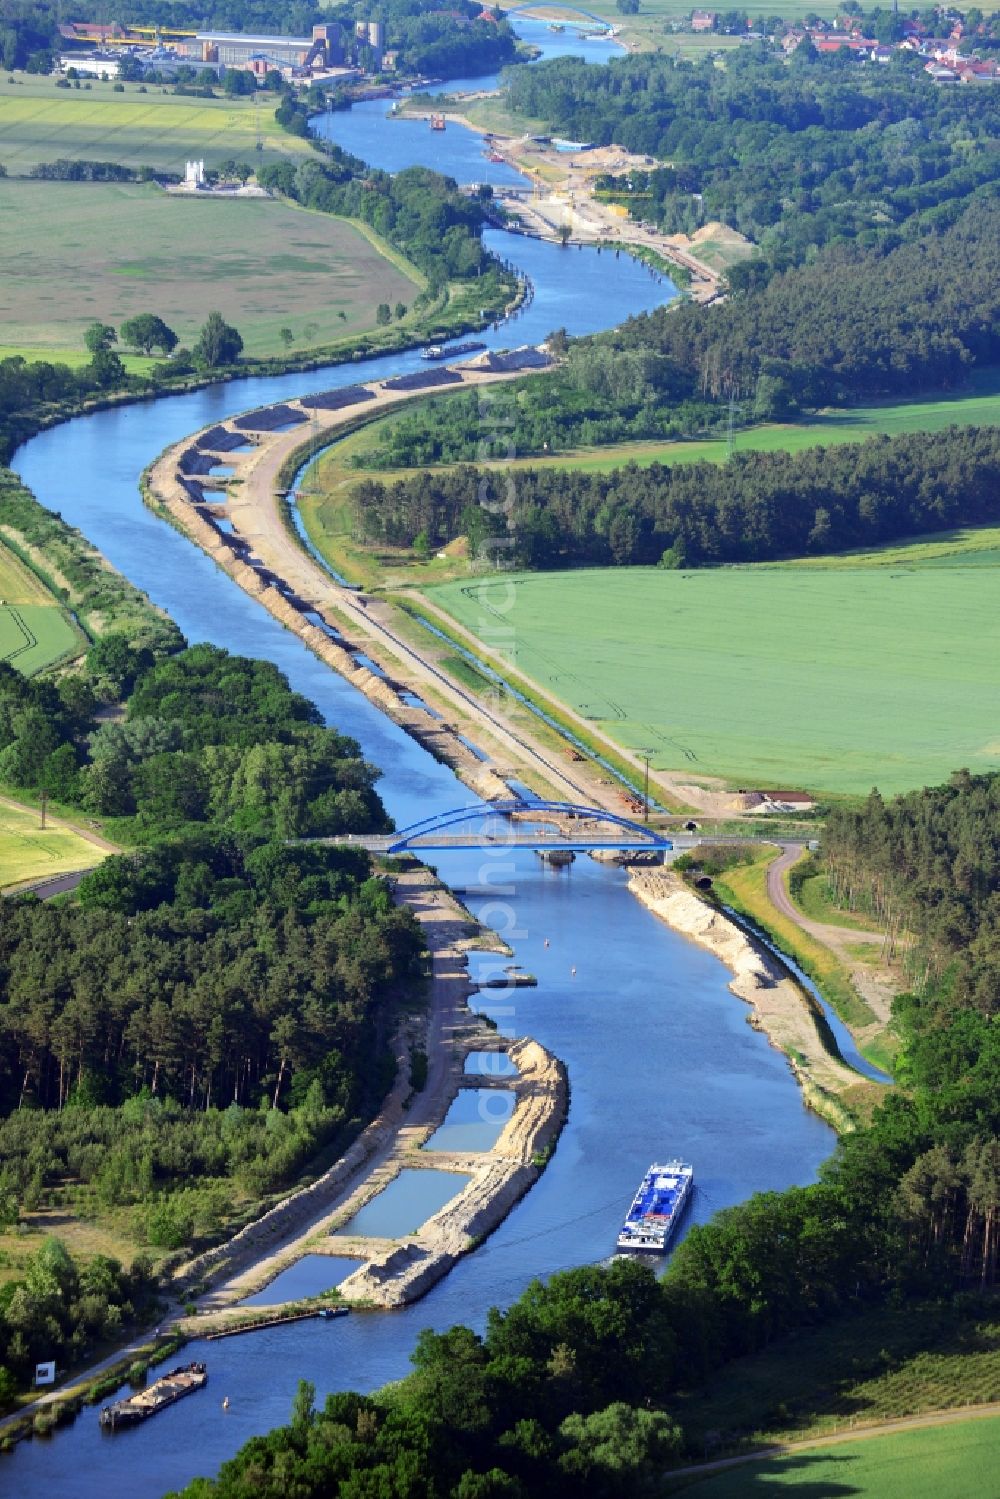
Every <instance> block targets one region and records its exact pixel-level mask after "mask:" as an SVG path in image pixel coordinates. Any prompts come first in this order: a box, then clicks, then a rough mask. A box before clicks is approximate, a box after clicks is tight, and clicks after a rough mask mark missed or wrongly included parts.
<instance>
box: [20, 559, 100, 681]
mask: <svg viewBox="0 0 1000 1499" xmlns="http://www.w3.org/2000/svg"><path fill="white" fill-rule="evenodd" d="M86 644H87V642H86V640H85V639H84V637H83V635H82V634H81V633H80V631H79V630H78V629H77V628H76V627H75V625H73V623H72V622H71V621H70V619H69V618H68V616H67V615H66V614H65V613H64V612H63V610H62V608H61V606H60V605H59V604H58V602H57V601H56V600H55V599H54V598H53V596H52V594H51V593H49V591H48V589H47V588H46V587H45V584H44V583H42V581H41V580H40V579H39V578H37V577H36V576H35V574H34V573H33V572H32V571H31V569H30V568H29V567H26V566H25V565H24V563H23V562H22V561H21V559H20V558H19V557H17V556H16V555H15V554H14V553H13V552H11V551H9V550H8V548H7V547H5V546H3V545H0V661H8V662H9V663H10V665H11V666H16V667H17V669H18V671H21V672H23V673H24V675H25V676H26V677H31V676H34V674H35V673H36V672H39V671H43V670H44V669H45V667H46V666H51V665H52V664H53V663H54V662H56V661H59V660H61V659H62V658H63V657H64V656H66V655H68V654H77V653H79V652H80V651H82V650H84V649H85V648H86Z"/></svg>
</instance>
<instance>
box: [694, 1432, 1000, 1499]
mask: <svg viewBox="0 0 1000 1499" xmlns="http://www.w3.org/2000/svg"><path fill="white" fill-rule="evenodd" d="M998 1442H1000V1416H994V1417H979V1418H975V1419H972V1420H969V1421H960V1422H956V1423H955V1424H954V1425H948V1426H930V1427H924V1428H917V1429H915V1430H912V1431H904V1432H895V1433H893V1434H891V1435H889V1436H881V1437H868V1438H867V1439H865V1440H858V1441H852V1442H838V1443H837V1444H836V1446H832V1447H817V1448H809V1449H808V1450H807V1451H805V1452H793V1453H789V1454H788V1455H787V1456H785V1457H775V1458H771V1459H770V1460H769V1461H763V1462H754V1463H745V1464H740V1466H739V1467H737V1468H733V1469H731V1470H730V1471H728V1472H725V1473H717V1474H715V1475H713V1476H710V1477H708V1478H703V1479H702V1480H701V1481H700V1482H695V1483H692V1484H688V1485H686V1486H685V1488H684V1490H683V1492H684V1493H685V1494H691V1495H693V1496H695V1499H752V1496H753V1495H755V1494H759V1495H761V1496H762V1499H763V1496H764V1495H774V1494H778V1493H779V1492H783V1491H785V1490H786V1489H787V1490H788V1492H789V1493H790V1494H794V1493H795V1492H796V1491H799V1492H801V1493H802V1494H803V1495H808V1496H809V1499H819V1496H825V1495H830V1496H832V1495H838V1494H842V1495H845V1496H847V1495H852V1496H857V1499H971V1496H973V1495H983V1496H985V1495H987V1494H995V1493H996V1475H997V1467H996V1459H997V1444H998Z"/></svg>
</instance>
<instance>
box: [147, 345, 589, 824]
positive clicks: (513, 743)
mask: <svg viewBox="0 0 1000 1499" xmlns="http://www.w3.org/2000/svg"><path fill="white" fill-rule="evenodd" d="M456 372H457V373H459V374H460V375H461V377H462V384H463V385H464V386H465V388H467V389H472V388H477V387H480V386H483V385H487V384H494V383H498V382H505V381H509V380H511V379H517V378H518V375H519V374H520V372H519V371H513V372H510V373H500V372H492V371H486V370H481V369H476V368H473V367H470V366H457V367H456ZM367 384H368V386H369V387H371V388H372V389H374V390H375V391H376V396H375V399H373V400H366V401H363V402H361V403H357V404H355V405H354V406H345V407H342V408H340V409H338V410H335V411H323V410H314V409H312V408H310V409H309V411H308V415H309V417H310V418H311V420H312V422H313V423H314V426H313V427H312V428H306V427H305V425H304V423H303V422H301V421H300V423H299V425H298V426H297V427H296V428H295V429H294V430H293V431H290V432H289V431H278V432H275V431H268V430H267V429H266V427H264V426H262V427H261V428H259V429H257V430H255V429H254V428H253V426H252V423H247V424H246V425H242V426H241V427H240V428H238V429H236V430H237V431H238V432H239V435H240V437H241V439H243V440H245V441H248V442H251V443H252V444H253V447H252V450H251V451H250V452H249V453H234V452H231V451H229V452H227V451H226V450H225V448H220V449H217V450H213V449H212V446H211V443H212V440H213V439H212V437H211V434H213V433H219V432H225V433H226V434H227V435H228V434H229V432H230V431H231V430H232V419H227V421H226V422H225V423H222V424H213V425H212V426H211V427H206V428H203V429H201V430H200V431H199V432H196V433H194V434H193V435H191V436H189V437H186V438H184V439H182V441H180V442H178V443H175V444H173V445H172V446H171V447H170V448H168V449H167V450H166V451H165V452H164V453H162V454H161V455H160V457H159V458H158V459H156V460H155V461H154V462H153V463H152V464H151V465H150V466H149V467H148V468H147V469H146V471H145V473H144V474H143V476H142V481H141V488H142V493H143V498H144V500H145V502H146V503H147V504H148V505H149V506H150V508H152V509H153V510H154V511H156V512H157V513H158V514H160V515H161V516H162V517H163V518H165V519H168V520H170V521H171V522H172V523H173V524H174V525H176V526H177V528H178V529H179V530H181V531H182V532H183V533H184V534H185V535H186V536H187V537H188V539H189V540H190V541H193V542H194V543H195V544H196V545H197V546H199V547H200V548H201V549H202V551H204V552H206V553H207V554H208V555H209V556H210V557H211V558H212V560H213V561H214V562H215V563H216V564H217V565H218V566H219V567H221V568H222V570H223V571H224V572H227V573H228V574H229V576H230V577H231V578H232V579H233V580H234V582H236V583H237V584H239V586H240V587H241V588H242V589H243V590H244V592H246V593H248V594H250V595H251V597H253V598H254V599H256V601H257V602H258V603H260V604H262V605H263V606H264V608H265V609H267V610H268V612H269V613H270V614H272V615H273V616H274V617H275V618H276V619H277V620H279V621H280V623H281V624H283V625H284V626H285V627H286V628H287V629H289V630H291V631H292V632H293V633H294V634H296V635H298V636H299V638H300V639H301V640H302V641H303V642H304V643H305V644H306V645H307V646H308V647H309V649H310V650H311V651H312V652H313V653H314V654H315V655H317V656H318V657H319V658H320V659H321V660H322V661H324V662H325V663H326V664H327V665H328V666H332V667H333V669H334V670H335V671H336V672H338V674H339V675H340V676H342V677H344V678H345V679H346V680H347V681H348V682H349V683H350V684H351V685H352V686H353V687H356V688H358V690H359V691H361V692H363V693H364V695H365V696H366V697H367V698H368V699H369V700H370V701H371V702H372V703H373V704H374V705H375V706H376V707H378V708H380V709H381V710H382V711H383V712H384V713H386V714H387V716H388V717H390V718H392V719H393V721H394V722H395V723H397V724H398V725H399V726H400V727H401V728H402V729H404V730H405V732H406V733H408V734H409V735H410V736H411V737H412V738H414V739H416V740H417V742H418V743H419V744H420V745H421V746H422V747H423V748H425V749H427V750H429V752H430V753H431V754H432V755H434V756H435V758H436V759H438V760H440V761H442V763H444V764H446V765H448V766H450V767H451V769H452V770H454V771H455V773H456V774H457V775H458V776H459V778H460V779H461V780H462V781H463V782H464V783H465V784H466V785H467V786H469V787H470V789H471V790H473V791H474V792H475V793H476V794H477V795H478V796H481V797H483V798H484V799H486V800H489V799H491V798H496V797H502V796H507V795H509V794H510V793H509V789H508V787H507V784H506V780H505V779H504V775H507V776H509V775H511V774H515V773H518V772H516V771H511V770H507V769H506V766H508V765H510V764H513V765H514V766H515V767H521V768H522V769H523V768H525V767H526V768H527V769H528V770H529V771H533V772H534V773H535V774H536V775H537V776H538V777H540V778H541V779H542V780H543V781H544V782H545V783H546V784H547V785H549V786H551V787H553V788H554V789H555V790H556V791H557V792H558V794H559V795H561V796H564V797H565V796H568V797H569V798H570V799H571V800H577V799H580V798H581V797H583V798H585V799H589V800H591V801H592V803H593V804H594V805H598V804H600V805H603V804H604V802H605V801H606V799H607V794H606V791H605V788H603V787H600V786H599V785H598V784H596V783H595V784H594V785H590V786H587V788H586V789H584V786H582V785H581V784H580V782H581V780H585V779H586V777H585V776H584V775H583V773H582V771H579V770H577V769H576V767H574V770H573V773H572V774H570V773H569V771H568V769H565V770H564V769H563V767H562V766H561V765H560V764H558V763H557V762H555V761H554V760H553V759H552V758H550V756H551V751H543V750H542V749H541V748H540V746H539V745H538V743H537V742H536V741H535V740H534V739H533V736H532V735H531V734H530V732H529V731H528V730H526V729H523V728H521V727H520V726H518V728H517V729H516V730H515V729H514V728H513V727H512V726H511V725H510V723H509V721H508V719H507V717H506V715H505V714H504V713H503V712H502V711H501V710H500V709H499V708H496V707H491V706H490V705H489V704H487V703H484V702H482V701H480V700H479V699H477V698H475V697H474V696H473V695H472V694H471V693H470V692H469V690H468V689H466V688H464V687H462V686H461V684H460V683H458V682H456V681H454V680H453V679H452V678H451V677H450V676H449V675H448V673H447V672H445V671H444V670H442V669H440V668H439V667H438V666H436V665H434V664H432V663H430V662H428V661H427V660H425V659H424V658H423V657H422V656H421V655H420V654H419V652H418V651H417V650H415V649H414V648H413V647H412V646H411V645H409V644H408V642H407V641H406V640H404V639H403V638H401V637H400V635H399V634H398V633H397V631H396V629H395V628H394V627H393V623H394V622H393V620H392V619H391V618H390V617H389V615H388V614H387V612H386V610H385V607H384V606H383V605H382V604H381V602H380V601H378V600H373V601H369V600H368V599H367V598H366V597H365V596H364V595H363V594H361V593H359V591H358V590H356V589H353V588H350V587H345V586H344V585H342V584H340V583H338V582H336V580H335V579H334V578H333V577H332V576H331V575H330V574H329V573H328V572H327V571H326V570H325V569H324V568H323V567H322V566H321V565H320V564H319V563H318V562H316V560H315V559H314V558H313V557H312V556H311V555H310V554H309V552H308V551H307V550H306V548H305V547H304V545H303V544H302V542H301V540H300V538H299V537H298V536H297V535H296V534H295V533H294V531H293V530H292V529H291V528H290V527H289V526H288V524H287V522H286V516H285V514H284V500H283V493H284V492H283V490H282V489H281V484H282V480H283V476H284V474H286V473H287V472H289V471H294V468H295V467H296V466H298V465H300V464H301V463H303V462H306V461H307V460H308V458H309V457H310V455H311V453H312V452H313V451H315V450H318V448H319V446H325V445H328V444H329V443H330V442H332V441H335V440H336V438H337V436H338V434H339V433H340V432H341V431H342V430H344V429H345V428H347V427H349V426H350V425H351V424H352V423H355V422H356V421H357V420H358V419H359V418H365V417H369V416H374V415H377V414H379V413H381V412H382V411H383V410H385V409H386V408H388V407H389V406H392V405H397V404H399V403H400V402H402V401H404V400H407V399H413V398H419V397H421V396H425V395H426V393H427V392H426V390H419V389H418V390H416V391H398V390H386V389H385V387H384V384H382V383H381V382H378V381H375V382H373V381H369V382H367ZM452 388H454V389H459V388H461V387H460V386H459V385H458V383H457V382H456V384H455V385H454V386H453V387H452ZM283 404H284V405H287V406H289V407H291V408H294V409H296V410H297V411H298V414H299V415H300V416H302V415H305V414H306V411H305V408H302V407H301V406H300V405H299V403H298V402H297V401H295V400H288V401H286V402H284V403H283ZM260 409H261V408H258V410H260ZM251 414H252V413H251ZM240 420H241V421H243V420H244V419H243V418H241V419H240ZM309 431H311V433H312V435H311V436H309V437H306V433H307V432H309ZM304 439H305V440H304ZM215 440H216V441H218V440H219V439H215ZM192 464H193V465H194V466H193V467H192ZM216 464H226V465H227V466H230V467H232V468H233V469H234V470H235V472H234V473H233V475H232V476H231V477H222V476H220V477H216V478H214V479H213V477H212V476H211V475H210V474H208V472H207V469H208V467H211V466H214V465H216ZM185 470H186V471H185ZM199 470H200V472H199ZM204 484H207V485H209V486H210V487H211V488H218V489H221V488H223V487H225V488H226V490H227V496H226V501H225V503H224V504H213V503H212V502H211V501H210V500H205V498H204V496H203V494H202V488H201V487H202V485H204ZM222 519H224V520H225V522H226V524H227V525H228V526H229V527H230V529H229V530H228V531H224V530H223V529H222V527H221V526H220V525H219V524H218V522H219V521H220V520H222ZM316 620H319V621H320V623H316V622H315V621H316ZM345 630H346V631H349V632H350V633H349V634H348V633H345ZM357 653H361V654H363V655H366V656H369V658H370V659H374V660H376V664H377V666H378V667H379V669H380V671H381V672H382V673H383V674H382V675H377V674H376V673H375V672H373V671H371V670H369V668H368V667H367V666H365V665H364V664H363V663H360V662H359V661H358V660H357V659H356V656H357ZM387 654H388V656H389V657H390V658H391V659H390V661H388V662H387V661H386V659H385V658H386V655H387ZM379 656H380V657H381V659H377V658H378V657H379ZM428 692H430V693H431V694H432V695H434V696H436V697H437V698H438V700H439V701H440V702H442V703H443V705H444V706H445V707H446V709H447V710H448V711H450V712H457V713H458V714H459V715H460V716H461V717H463V718H470V719H473V720H475V722H476V723H477V724H478V732H479V734H480V736H481V737H482V736H485V737H486V739H487V741H488V746H487V747H488V749H489V756H488V758H487V760H485V761H484V760H483V759H482V758H479V757H478V756H477V755H476V754H474V753H473V751H472V750H471V749H470V748H469V747H468V745H467V744H465V743H464V742H463V739H462V736H461V734H460V732H459V730H457V729H455V728H453V727H452V726H451V725H449V724H448V723H447V722H446V721H445V720H444V719H443V718H442V717H441V715H440V714H438V713H436V712H432V711H431V710H430V709H429V708H428V707H427V705H426V704H424V705H423V706H414V705H411V704H410V703H408V702H407V701H406V696H409V697H411V698H412V697H416V698H417V699H418V700H422V698H423V697H424V696H425V695H426V694H427V693H428ZM404 694H405V696H404Z"/></svg>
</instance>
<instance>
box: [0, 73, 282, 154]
mask: <svg viewBox="0 0 1000 1499" xmlns="http://www.w3.org/2000/svg"><path fill="white" fill-rule="evenodd" d="M11 77H13V78H14V80H15V81H14V82H10V81H9V80H10V78H11ZM139 88H140V85H139V84H136V83H126V84H125V85H124V92H123V93H120V94H116V93H115V92H114V89H113V85H112V84H110V83H101V82H99V81H96V80H95V81H94V82H93V84H92V86H91V88H90V89H87V88H85V87H83V86H82V85H81V87H80V89H79V90H77V89H57V88H56V87H55V79H53V78H38V77H34V76H32V75H31V74H28V73H18V74H16V75H15V74H7V73H4V74H2V75H0V162H2V163H3V165H4V166H5V167H6V168H7V171H8V173H9V174H10V176H11V177H23V176H27V174H28V173H29V172H30V171H31V168H32V167H34V166H37V165H38V164H39V163H40V162H49V161H56V160H58V159H59V158H61V157H71V158H77V159H85V160H90V161H114V162H118V163H119V164H120V165H122V166H127V167H142V166H150V167H154V168H155V169H157V170H158V171H164V172H178V173H180V174H181V175H183V173H184V163H185V161H188V160H190V159H191V158H192V157H197V158H198V160H199V161H201V160H204V162H205V165H206V167H210V168H211V167H215V166H218V165H219V163H220V162H222V161H225V160H227V159H229V158H234V159H235V160H236V161H248V162H250V163H252V164H254V165H257V164H259V163H261V162H270V161H278V160H280V159H281V158H282V157H291V158H292V159H293V160H303V159H307V158H308V157H309V155H310V154H311V152H310V146H309V142H308V141H305V140H302V139H300V138H299V137H298V136H294V135H288V134H287V133H286V132H285V131H284V130H282V128H281V126H280V125H278V124H277V123H276V122H275V119H274V110H275V106H276V102H277V101H276V99H275V97H274V95H273V94H268V95H267V96H265V97H264V99H263V100H262V102H261V103H259V104H256V105H255V104H254V102H253V101H252V100H250V99H191V98H184V97H183V96H181V97H178V96H176V95H174V94H173V93H167V92H161V90H160V88H159V86H158V85H155V84H150V85H148V86H147V91H146V92H145V93H142V94H141V93H140V92H139ZM258 129H259V131H260V136H261V144H262V148H263V149H262V150H261V151H259V152H258V151H257V150H256V144H257V131H258Z"/></svg>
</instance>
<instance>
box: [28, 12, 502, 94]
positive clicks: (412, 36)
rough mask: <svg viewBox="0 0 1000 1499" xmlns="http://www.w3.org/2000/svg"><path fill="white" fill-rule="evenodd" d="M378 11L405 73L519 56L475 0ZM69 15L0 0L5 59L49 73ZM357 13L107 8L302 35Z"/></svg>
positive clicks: (157, 21) (129, 19) (461, 68)
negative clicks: (60, 29)
mask: <svg viewBox="0 0 1000 1499" xmlns="http://www.w3.org/2000/svg"><path fill="white" fill-rule="evenodd" d="M377 10H378V16H379V19H381V20H383V21H384V22H385V24H386V45H387V46H388V47H391V48H394V49H396V50H397V51H398V52H399V60H398V63H397V67H398V69H399V71H401V72H402V73H404V74H406V73H420V74H437V75H442V76H445V77H463V76H464V77H468V76H470V75H472V74H475V73H489V72H494V71H495V70H496V69H497V68H499V67H501V66H502V65H503V64H504V63H509V62H511V61H513V59H514V56H515V53H516V40H515V37H514V34H513V32H512V30H511V28H510V27H509V26H508V25H507V24H506V23H504V22H500V23H499V24H497V23H495V22H493V21H484V20H480V19H479V17H480V16H481V13H482V10H483V7H482V6H481V5H478V4H475V3H474V0H453V3H452V4H451V5H450V6H449V8H448V9H447V10H436V9H432V8H431V7H429V6H428V5H427V4H426V0H381V3H380V4H379V5H378V7H377ZM65 19H66V14H65V11H64V10H63V8H62V7H61V6H60V5H59V4H58V3H56V0H0V65H2V66H3V67H4V68H7V69H10V68H27V69H28V70H29V71H30V72H34V73H44V72H48V70H49V68H50V67H51V65H52V58H53V54H54V53H55V52H57V51H58V50H59V46H60V41H59V32H58V27H59V23H60V22H61V21H63V20H65ZM355 19H356V10H355V7H354V6H352V5H346V4H339V5H330V6H327V7H324V6H321V5H311V4H309V3H308V0H210V3H208V4H202V3H201V0H113V3H112V4H110V5H108V6H105V7H104V9H102V11H101V20H102V22H104V23H105V24H108V23H110V22H112V21H117V22H120V23H122V24H124V25H128V24H135V25H143V26H156V25H161V26H171V27H180V28H181V29H184V28H190V29H191V30H196V31H240V32H263V33H265V34H266V35H280V36H303V37H304V36H309V35H311V33H312V28H313V26H314V25H317V24H320V23H325V24H329V23H330V22H332V21H339V22H340V23H341V25H342V26H343V27H344V28H345V29H346V30H347V31H348V33H350V34H353V31H354V22H355Z"/></svg>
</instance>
